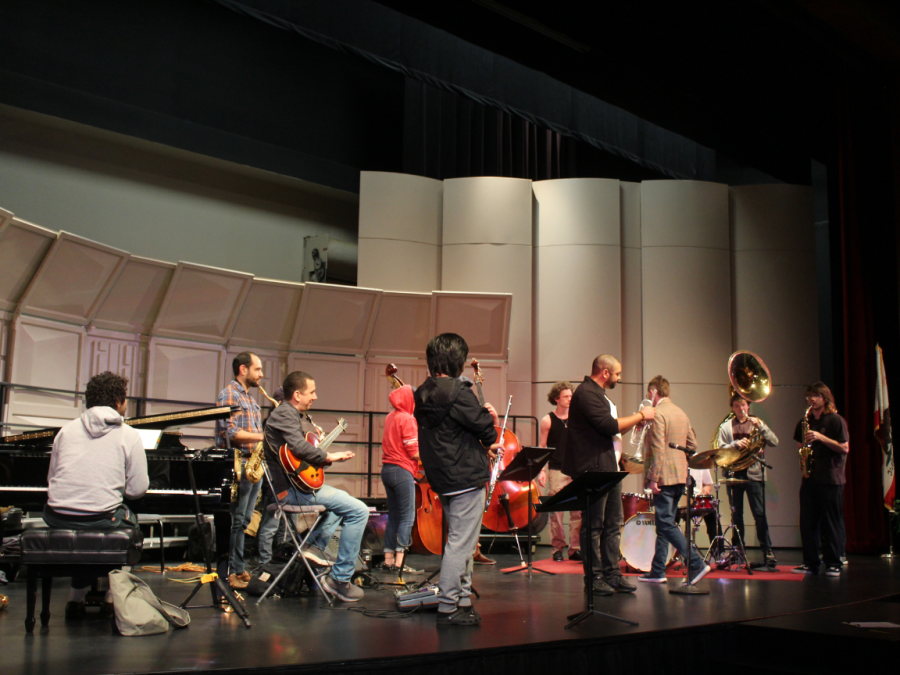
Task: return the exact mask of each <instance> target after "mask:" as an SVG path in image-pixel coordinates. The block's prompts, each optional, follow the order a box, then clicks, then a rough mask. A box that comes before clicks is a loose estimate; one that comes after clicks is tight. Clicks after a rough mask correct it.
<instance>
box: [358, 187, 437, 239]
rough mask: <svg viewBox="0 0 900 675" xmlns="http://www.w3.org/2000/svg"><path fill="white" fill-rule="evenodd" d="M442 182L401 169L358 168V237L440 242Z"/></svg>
mask: <svg viewBox="0 0 900 675" xmlns="http://www.w3.org/2000/svg"><path fill="white" fill-rule="evenodd" d="M443 191H444V184H443V183H442V182H441V181H439V180H435V179H433V178H424V177H422V176H411V175H409V174H403V173H387V172H379V171H361V172H360V174H359V238H360V239H361V240H362V239H372V238H374V239H388V240H396V241H415V242H419V243H422V244H431V245H432V246H439V245H440V243H441V202H442V194H443Z"/></svg>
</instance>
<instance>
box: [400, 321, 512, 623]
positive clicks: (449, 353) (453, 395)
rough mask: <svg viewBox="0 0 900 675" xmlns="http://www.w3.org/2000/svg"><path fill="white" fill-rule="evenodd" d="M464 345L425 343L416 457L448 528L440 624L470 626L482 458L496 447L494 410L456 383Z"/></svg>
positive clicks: (445, 337) (487, 471) (452, 339)
mask: <svg viewBox="0 0 900 675" xmlns="http://www.w3.org/2000/svg"><path fill="white" fill-rule="evenodd" d="M468 354H469V346H468V345H467V344H466V341H465V340H464V339H463V338H462V337H460V336H459V335H456V334H455V333H443V334H442V335H438V336H436V337H434V338H432V339H431V341H430V342H429V343H428V347H427V349H426V350H425V356H426V358H427V360H428V371H429V372H430V373H431V376H430V377H429V378H428V379H426V380H425V382H424V383H422V385H421V386H420V387H419V388H418V389H416V392H415V403H416V409H415V417H416V421H417V422H418V424H419V458H420V459H421V460H422V465H423V466H424V468H425V474H426V475H427V476H428V480H429V482H430V483H431V487H432V488H433V489H434V491H435V492H437V493H438V495H440V499H441V505H442V506H443V507H444V519H445V522H446V523H447V543H446V545H445V546H444V557H443V559H442V560H441V577H440V581H439V582H438V587H439V589H440V596H439V600H440V605H439V606H438V615H437V623H438V625H445V624H446V625H458V626H473V625H475V624H477V623H479V622H480V621H481V616H480V615H479V614H478V611H477V610H476V609H475V607H473V606H472V597H471V596H472V551H474V550H475V546H476V544H477V543H478V534H479V532H480V530H481V516H482V514H483V512H484V485H485V483H486V482H487V481H488V480H489V479H490V475H491V468H490V463H489V462H488V456H489V454H490V456H491V457H494V456H496V455H495V454H494V452H493V451H494V450H496V449H497V448H498V447H500V444H499V443H494V441H495V440H496V439H497V432H496V430H495V429H494V425H495V424H499V419H498V418H497V412H496V411H495V410H494V408H493V407H492V406H491V405H490V404H487V405H485V406H482V405H481V404H480V403H479V402H478V398H477V397H476V396H475V394H474V392H473V391H472V383H471V382H468V381H463V380H459V379H457V378H458V377H459V375H460V373H462V369H463V365H464V364H465V361H466V356H468Z"/></svg>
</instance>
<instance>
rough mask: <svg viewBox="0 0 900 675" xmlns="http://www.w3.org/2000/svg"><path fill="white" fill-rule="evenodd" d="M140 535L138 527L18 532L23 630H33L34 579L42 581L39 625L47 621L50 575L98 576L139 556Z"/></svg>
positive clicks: (51, 576) (35, 592)
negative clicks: (24, 584) (23, 577)
mask: <svg viewBox="0 0 900 675" xmlns="http://www.w3.org/2000/svg"><path fill="white" fill-rule="evenodd" d="M143 543H144V535H143V534H141V530H140V528H134V529H131V528H122V529H117V530H68V529H60V528H50V527H44V528H34V529H31V530H27V531H26V532H25V533H24V534H23V535H22V558H21V560H22V564H23V565H26V566H27V567H28V593H27V600H26V606H27V614H26V616H25V630H26V631H28V632H29V633H31V632H32V631H33V630H34V624H35V619H34V607H35V604H36V601H37V581H38V579H39V578H40V579H41V580H42V589H41V625H42V626H46V625H47V624H48V623H49V622H50V589H51V588H52V584H53V577H74V576H79V575H84V576H90V577H93V578H99V577H101V576H103V575H105V574H109V572H111V571H112V570H115V569H120V568H121V567H122V566H123V565H135V564H137V563H138V562H139V561H140V559H141V551H142V549H143Z"/></svg>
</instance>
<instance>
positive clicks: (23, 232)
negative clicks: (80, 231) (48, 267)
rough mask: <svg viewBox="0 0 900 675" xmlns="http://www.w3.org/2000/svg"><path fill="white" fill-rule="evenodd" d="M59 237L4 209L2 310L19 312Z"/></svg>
mask: <svg viewBox="0 0 900 675" xmlns="http://www.w3.org/2000/svg"><path fill="white" fill-rule="evenodd" d="M56 236H57V234H56V232H53V231H52V230H47V229H44V228H43V227H39V226H38V225H33V224H32V223H29V222H26V221H24V220H19V219H18V218H14V217H13V214H11V213H10V212H9V211H3V210H2V209H0V310H7V311H10V312H11V311H13V310H15V308H16V305H17V304H18V302H19V299H20V298H21V297H22V293H24V292H25V289H26V288H28V284H30V283H31V280H32V278H33V277H34V275H35V273H36V272H37V270H38V268H39V267H40V265H41V262H42V261H43V260H44V257H45V256H46V255H47V251H48V250H50V246H52V244H53V242H54V241H55V240H56Z"/></svg>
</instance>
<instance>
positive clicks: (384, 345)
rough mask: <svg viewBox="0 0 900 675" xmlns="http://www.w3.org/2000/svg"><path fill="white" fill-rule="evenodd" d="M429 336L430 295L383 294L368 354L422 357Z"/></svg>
mask: <svg viewBox="0 0 900 675" xmlns="http://www.w3.org/2000/svg"><path fill="white" fill-rule="evenodd" d="M431 337H432V335H431V294H430V293H394V292H391V291H385V292H384V294H383V295H382V296H381V305H380V306H379V308H378V315H377V316H376V318H375V328H374V329H373V330H372V339H371V340H370V342H369V351H368V355H369V356H398V357H417V356H418V357H424V356H425V346H426V345H427V344H428V341H429V340H430V339H431Z"/></svg>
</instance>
